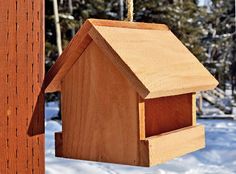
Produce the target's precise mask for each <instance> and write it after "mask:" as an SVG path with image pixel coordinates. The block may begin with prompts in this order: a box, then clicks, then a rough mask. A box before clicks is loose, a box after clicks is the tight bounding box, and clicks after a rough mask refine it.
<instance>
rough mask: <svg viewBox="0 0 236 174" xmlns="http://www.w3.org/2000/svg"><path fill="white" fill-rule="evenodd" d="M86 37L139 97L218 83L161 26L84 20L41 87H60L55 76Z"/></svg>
mask: <svg viewBox="0 0 236 174" xmlns="http://www.w3.org/2000/svg"><path fill="white" fill-rule="evenodd" d="M91 41H94V42H95V43H96V44H97V46H98V47H99V48H100V49H101V50H102V51H103V52H104V53H105V54H106V55H108V57H109V58H110V60H111V61H112V62H113V63H114V64H115V65H116V67H117V68H118V69H119V70H120V72H121V73H122V74H123V75H124V76H125V77H127V79H128V80H129V81H130V82H131V83H132V84H133V86H134V89H135V90H136V91H137V92H138V93H139V95H140V96H141V97H143V98H145V99H146V98H157V97H163V96H171V95H178V94H184V93H192V92H197V91H202V90H210V89H213V88H215V87H216V86H217V84H218V82H217V81H216V80H215V78H214V77H213V76H212V75H211V74H210V73H209V72H208V71H207V70H206V69H205V67H204V66H203V65H202V64H201V63H200V62H199V61H198V59H197V58H196V57H195V56H194V55H193V54H192V53H191V52H190V51H189V50H188V49H187V48H186V47H185V46H184V45H183V44H182V43H181V41H180V40H179V39H178V38H177V37H176V36H175V35H174V34H173V33H172V32H171V31H170V30H169V29H168V27H167V26H166V25H163V24H148V23H137V22H124V21H110V20H96V19H89V20H87V21H86V22H85V24H83V26H82V27H81V29H80V31H79V32H78V33H77V34H76V36H75V37H74V38H73V39H72V41H71V42H70V43H69V45H68V46H67V48H66V49H65V50H64V51H63V53H62V55H61V56H60V57H59V58H58V60H57V61H56V63H55V64H54V65H53V66H52V68H51V69H50V70H49V72H48V74H47V76H46V78H45V83H44V87H45V89H46V91H48V92H53V91H56V90H60V83H61V80H62V79H63V78H64V76H65V74H66V73H67V72H68V70H69V69H70V68H71V66H73V64H74V63H75V62H76V61H77V60H78V59H79V57H80V55H81V54H82V53H83V51H84V50H85V49H86V47H87V46H88V45H89V43H90V42H91Z"/></svg>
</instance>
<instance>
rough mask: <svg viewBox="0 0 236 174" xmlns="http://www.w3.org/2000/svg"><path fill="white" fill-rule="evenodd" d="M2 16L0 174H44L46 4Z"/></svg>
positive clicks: (0, 5)
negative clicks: (43, 85) (42, 87)
mask: <svg viewBox="0 0 236 174" xmlns="http://www.w3.org/2000/svg"><path fill="white" fill-rule="evenodd" d="M0 14H1V15H0V39H1V41H0V173H1V174H8V173H17V174H28V173H30V174H31V173H32V174H33V173H34V174H44V173H45V162H44V159H45V155H44V94H43V91H42V90H41V86H42V82H43V78H44V1H43V0H39V1H35V0H24V1H20V0H8V1H5V0H0Z"/></svg>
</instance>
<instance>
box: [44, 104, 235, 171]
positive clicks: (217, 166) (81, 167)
mask: <svg viewBox="0 0 236 174" xmlns="http://www.w3.org/2000/svg"><path fill="white" fill-rule="evenodd" d="M57 111H58V109H57V106H56V105H54V104H49V105H48V106H47V107H46V118H47V120H48V121H46V174H177V173H178V174H179V173H180V174H236V121H233V120H232V121H231V120H198V122H199V123H201V124H203V125H205V127H206V144H207V146H206V148H205V149H203V150H200V151H197V152H194V153H191V154H188V155H185V156H183V157H180V158H177V159H174V160H172V161H169V162H167V163H165V164H162V165H158V166H155V167H151V168H144V167H133V166H126V165H117V164H108V163H97V162H91V161H81V160H68V159H62V158H56V157H54V132H57V131H61V125H60V124H59V123H57V122H56V121H49V118H50V117H51V116H53V115H54V114H56V113H57Z"/></svg>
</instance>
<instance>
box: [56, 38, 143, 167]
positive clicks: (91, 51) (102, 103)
mask: <svg viewBox="0 0 236 174" xmlns="http://www.w3.org/2000/svg"><path fill="white" fill-rule="evenodd" d="M61 96H62V98H61V99H62V101H61V102H62V142H61V144H62V150H61V151H62V153H61V154H60V155H58V156H63V157H67V158H73V159H84V160H94V161H103V162H114V163H122V164H130V165H139V164H140V161H139V159H140V158H139V139H140V138H139V117H138V102H137V101H138V94H137V93H136V91H135V90H134V88H133V87H132V85H131V84H130V82H129V81H128V80H127V79H126V78H125V77H124V76H123V75H122V74H121V73H120V72H119V71H118V70H117V68H116V67H115V66H114V65H113V63H112V62H111V61H110V58H109V57H107V56H106V55H104V54H103V52H102V50H100V49H99V48H98V47H97V45H96V44H95V43H94V42H91V43H90V44H89V46H88V47H87V48H86V50H85V51H84V52H83V54H82V55H81V57H80V58H79V59H78V61H77V62H76V63H75V64H74V65H73V67H72V68H71V69H70V71H69V72H68V73H67V74H66V76H65V78H64V79H63V81H62V85H61ZM58 137H60V136H58ZM56 141H58V140H57V139H56Z"/></svg>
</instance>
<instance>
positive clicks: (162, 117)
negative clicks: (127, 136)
mask: <svg viewBox="0 0 236 174" xmlns="http://www.w3.org/2000/svg"><path fill="white" fill-rule="evenodd" d="M192 105H195V103H194V102H193V94H191V93H190V94H183V95H176V96H168V97H161V98H155V99H147V100H145V135H146V137H150V136H154V135H159V134H162V133H166V132H170V131H173V130H177V129H181V128H184V127H188V126H192V125H193V122H194V119H195V116H194V115H193V113H194V112H193V108H192Z"/></svg>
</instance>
